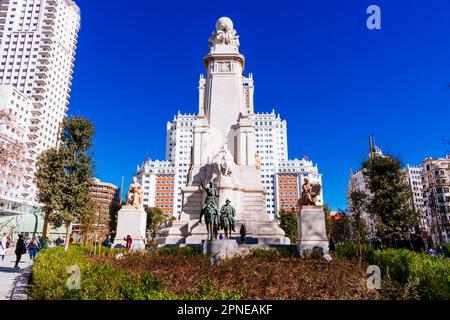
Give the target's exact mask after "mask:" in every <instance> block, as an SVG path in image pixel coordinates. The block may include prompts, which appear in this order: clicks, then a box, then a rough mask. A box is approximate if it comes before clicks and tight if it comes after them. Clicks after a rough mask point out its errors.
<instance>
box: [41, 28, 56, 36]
mask: <svg viewBox="0 0 450 320" xmlns="http://www.w3.org/2000/svg"><path fill="white" fill-rule="evenodd" d="M42 29H43V30H42V33H43V34H44V36H45V37H54V36H55V33H54V32H53V30H49V29H45V27H42Z"/></svg>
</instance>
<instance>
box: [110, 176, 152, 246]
mask: <svg viewBox="0 0 450 320" xmlns="http://www.w3.org/2000/svg"><path fill="white" fill-rule="evenodd" d="M142 195H143V190H142V186H141V185H140V184H139V182H138V181H137V179H136V177H133V183H132V184H131V185H130V187H129V189H128V193H127V199H126V203H125V205H124V206H123V207H122V208H121V209H120V210H119V213H118V217H117V232H116V237H115V239H114V245H113V247H125V244H126V242H125V238H126V237H127V236H128V235H130V236H131V239H132V240H133V242H132V244H131V249H132V250H144V249H145V243H146V237H145V231H146V224H147V214H146V212H145V210H144V207H143V205H142V199H143V198H142Z"/></svg>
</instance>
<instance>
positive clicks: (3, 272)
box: [0, 248, 33, 300]
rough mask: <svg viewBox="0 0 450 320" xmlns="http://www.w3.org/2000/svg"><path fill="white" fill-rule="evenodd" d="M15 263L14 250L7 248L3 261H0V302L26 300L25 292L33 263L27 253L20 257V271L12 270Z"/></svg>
mask: <svg viewBox="0 0 450 320" xmlns="http://www.w3.org/2000/svg"><path fill="white" fill-rule="evenodd" d="M15 262H16V255H15V254H14V248H8V249H7V250H6V256H5V259H4V260H1V259H0V300H26V299H27V295H26V290H27V286H28V280H29V278H30V275H31V268H32V265H33V263H32V261H31V260H30V257H29V255H28V253H26V254H23V255H22V259H21V260H20V262H19V268H20V269H18V270H15V269H14V264H15Z"/></svg>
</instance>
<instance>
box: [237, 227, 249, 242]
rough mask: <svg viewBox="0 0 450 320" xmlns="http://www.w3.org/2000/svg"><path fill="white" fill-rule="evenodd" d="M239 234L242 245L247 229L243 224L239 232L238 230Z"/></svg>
mask: <svg viewBox="0 0 450 320" xmlns="http://www.w3.org/2000/svg"><path fill="white" fill-rule="evenodd" d="M239 233H240V234H241V243H244V242H245V236H246V235H247V228H246V227H245V224H242V225H241V230H239Z"/></svg>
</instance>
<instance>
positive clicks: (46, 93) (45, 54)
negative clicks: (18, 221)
mask: <svg viewBox="0 0 450 320" xmlns="http://www.w3.org/2000/svg"><path fill="white" fill-rule="evenodd" d="M79 28H80V10H79V8H78V6H77V5H76V4H75V3H74V1H72V0H2V1H1V4H0V110H4V111H6V112H8V113H9V114H10V115H11V116H12V122H13V124H14V126H10V125H7V124H6V123H0V135H1V136H2V137H3V138H5V139H19V140H20V141H21V142H22V143H23V144H24V145H26V152H25V153H24V155H25V159H24V166H26V173H25V176H24V179H23V180H24V182H23V184H22V186H20V187H19V188H14V189H12V188H10V187H9V186H7V185H6V184H2V183H1V182H0V214H3V215H5V214H12V215H14V214H19V213H26V212H28V211H30V210H33V209H36V208H38V207H39V204H38V203H37V201H36V185H35V181H34V173H35V170H36V161H37V158H38V157H39V155H40V154H41V153H42V152H43V151H45V150H47V149H49V148H51V147H54V146H56V144H57V140H58V133H59V130H60V124H61V122H62V121H63V119H64V117H65V115H66V112H67V110H68V104H69V97H70V87H71V81H72V73H73V68H74V61H75V50H76V46H77V37H78V31H79ZM17 130H19V131H20V133H19V134H16V133H17V132H18V131H17ZM14 132H16V133H14Z"/></svg>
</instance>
